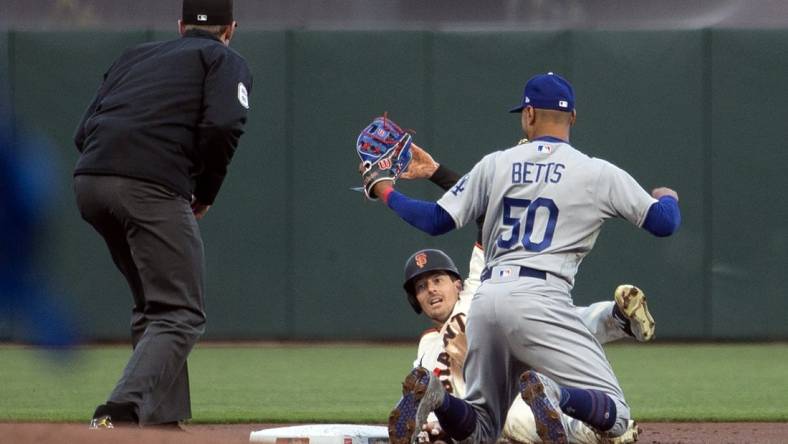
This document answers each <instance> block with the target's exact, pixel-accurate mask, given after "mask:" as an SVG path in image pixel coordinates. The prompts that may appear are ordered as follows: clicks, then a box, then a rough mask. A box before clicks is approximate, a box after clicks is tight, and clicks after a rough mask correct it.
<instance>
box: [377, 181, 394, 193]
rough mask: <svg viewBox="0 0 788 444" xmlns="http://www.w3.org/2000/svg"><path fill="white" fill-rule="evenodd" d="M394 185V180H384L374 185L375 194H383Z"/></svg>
mask: <svg viewBox="0 0 788 444" xmlns="http://www.w3.org/2000/svg"><path fill="white" fill-rule="evenodd" d="M393 186H394V181H393V180H382V181H380V182H378V183H376V184H375V185H374V186H373V187H372V195H373V196H382V195H383V192H384V191H386V190H387V189H389V188H392V187H393Z"/></svg>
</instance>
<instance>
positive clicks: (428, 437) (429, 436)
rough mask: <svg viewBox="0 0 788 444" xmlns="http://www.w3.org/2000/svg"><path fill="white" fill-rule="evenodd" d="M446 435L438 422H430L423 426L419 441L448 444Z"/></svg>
mask: <svg viewBox="0 0 788 444" xmlns="http://www.w3.org/2000/svg"><path fill="white" fill-rule="evenodd" d="M447 438H448V437H447V435H446V433H444V432H443V429H441V425H440V424H439V423H437V422H428V423H426V424H424V425H423V426H421V431H420V432H419V435H418V439H419V442H420V443H427V442H432V443H436V444H446V443H447V442H448V439H447Z"/></svg>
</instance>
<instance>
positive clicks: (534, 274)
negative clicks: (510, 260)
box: [480, 266, 547, 282]
mask: <svg viewBox="0 0 788 444" xmlns="http://www.w3.org/2000/svg"><path fill="white" fill-rule="evenodd" d="M491 275H492V270H490V269H489V268H485V269H484V271H482V276H481V278H480V280H481V281H482V282H484V281H486V280H487V279H490V276H491ZM520 277H530V278H536V279H541V280H546V279H547V273H546V272H544V271H542V270H536V269H533V268H528V267H523V266H520Z"/></svg>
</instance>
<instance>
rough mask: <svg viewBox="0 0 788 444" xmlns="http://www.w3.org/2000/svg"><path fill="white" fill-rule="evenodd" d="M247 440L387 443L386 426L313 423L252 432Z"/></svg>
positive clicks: (282, 443) (273, 443) (292, 443)
mask: <svg viewBox="0 0 788 444" xmlns="http://www.w3.org/2000/svg"><path fill="white" fill-rule="evenodd" d="M249 441H251V442H260V443H265V444H388V442H389V432H388V429H387V428H386V427H382V426H366V425H356V424H313V425H302V426H292V427H277V428H275V429H263V430H258V431H256V432H252V433H251V434H250V435H249Z"/></svg>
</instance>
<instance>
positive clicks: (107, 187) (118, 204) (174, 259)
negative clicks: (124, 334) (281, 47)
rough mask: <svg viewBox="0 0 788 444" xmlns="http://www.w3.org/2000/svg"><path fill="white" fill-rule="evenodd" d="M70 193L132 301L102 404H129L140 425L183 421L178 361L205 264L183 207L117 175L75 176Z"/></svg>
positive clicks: (197, 327)
mask: <svg viewBox="0 0 788 444" xmlns="http://www.w3.org/2000/svg"><path fill="white" fill-rule="evenodd" d="M74 191H75V194H76V198H77V205H78V207H79V210H80V212H81V213H82V217H83V218H84V219H85V220H86V221H87V222H89V223H90V224H91V225H92V226H93V228H95V229H96V231H98V232H99V234H101V236H102V237H103V238H104V240H105V241H106V243H107V246H108V247H109V251H110V253H111V255H112V260H113V261H114V262H115V265H116V266H117V267H118V269H119V270H120V272H121V273H123V276H124V277H125V278H126V281H127V282H128V284H129V287H130V288H131V294H132V297H133V299H134V305H133V307H132V315H131V338H132V345H133V347H134V349H133V352H132V354H131V358H130V359H129V361H128V363H127V364H126V367H125V369H124V371H123V375H122V376H121V378H120V380H119V381H118V382H117V385H116V386H115V389H114V390H113V391H112V393H111V394H110V396H109V398H108V400H107V401H110V402H113V403H130V404H132V405H134V406H135V408H136V415H137V417H138V418H139V420H140V424H141V425H154V424H164V423H171V422H177V421H183V420H185V419H189V418H191V399H190V395H189V375H188V368H187V364H186V359H187V357H188V356H189V353H190V352H191V350H192V347H193V346H194V344H195V343H196V342H197V340H198V338H199V337H200V336H201V335H202V333H203V331H204V326H205V312H204V284H203V276H204V274H205V265H204V254H203V243H202V238H201V236H200V230H199V227H198V225H197V221H196V220H195V218H194V215H193V213H192V211H191V206H190V203H189V202H188V201H187V200H186V199H185V198H184V197H183V196H180V195H179V194H177V193H175V192H173V191H171V190H170V189H168V188H167V187H165V186H162V185H158V184H155V183H152V182H146V181H142V180H137V179H131V178H126V177H119V176H99V175H78V176H76V177H75V179H74Z"/></svg>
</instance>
